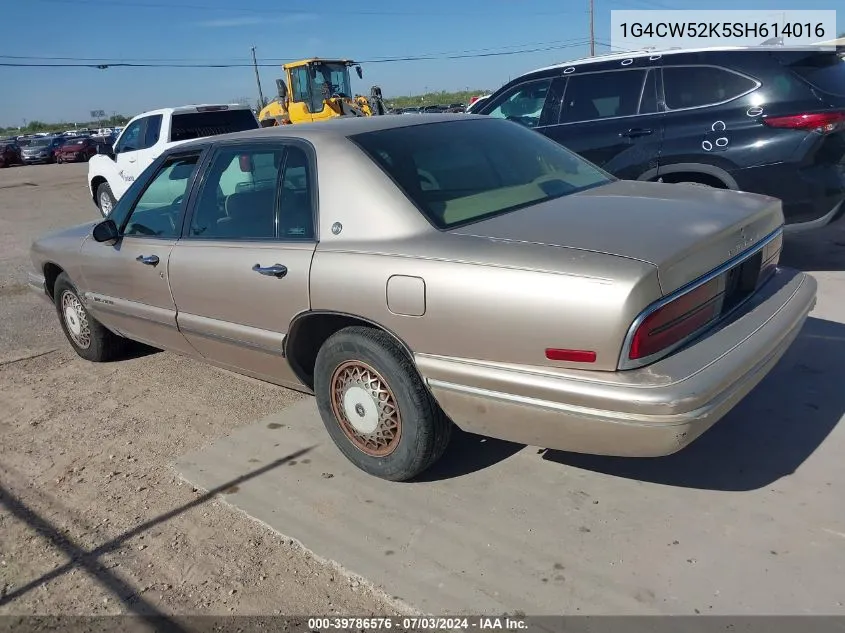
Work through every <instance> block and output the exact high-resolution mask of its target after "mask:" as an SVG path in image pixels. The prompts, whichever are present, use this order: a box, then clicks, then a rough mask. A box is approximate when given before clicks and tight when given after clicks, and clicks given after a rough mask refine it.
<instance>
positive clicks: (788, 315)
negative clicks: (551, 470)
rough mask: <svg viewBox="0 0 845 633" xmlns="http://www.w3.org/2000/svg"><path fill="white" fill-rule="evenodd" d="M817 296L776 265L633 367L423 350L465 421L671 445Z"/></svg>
mask: <svg viewBox="0 0 845 633" xmlns="http://www.w3.org/2000/svg"><path fill="white" fill-rule="evenodd" d="M815 301H816V281H815V279H813V278H812V277H811V276H809V275H806V274H804V273H801V272H797V271H790V270H785V269H780V270H778V272H777V274H776V275H775V276H774V277H773V278H772V279H771V280H770V281H769V282H767V283H766V285H765V286H763V288H761V289H760V291H759V292H758V294H757V295H756V296H755V297H754V298H752V299H751V300H750V301H749V303H748V304H747V305H746V306H743V308H742V309H741V312H740V313H739V314H737V315H734V316H733V317H731V319H729V321H728V322H727V323H725V324H723V325H720V326H719V327H718V328H717V329H716V330H714V331H712V332H710V333H708V334H706V335H704V336H703V337H701V338H699V339H698V340H697V341H696V342H694V343H693V344H691V345H689V346H687V347H686V348H684V349H682V350H681V351H679V352H676V353H675V354H672V355H671V356H669V357H668V358H666V359H663V360H661V361H659V362H657V363H654V364H652V365H649V366H646V367H643V368H640V369H635V370H629V371H618V372H598V371H578V370H556V371H555V370H551V371H550V370H549V369H548V368H545V367H529V366H520V365H502V364H497V363H490V362H484V361H473V360H464V359H455V358H448V357H442V356H430V355H425V354H417V355H416V356H415V360H416V364H417V367H418V368H419V371H420V373H421V374H422V376H423V377H424V378H425V380H426V382H427V384H428V386H429V389H430V390H431V392H432V394H433V395H434V397H435V398H436V400H437V401H438V402H439V404H440V406H441V407H442V408H443V410H444V411H445V412H446V414H447V415H448V416H449V417H450V418H451V419H452V420H453V421H454V422H455V424H456V425H457V426H459V427H460V428H461V429H463V430H465V431H468V432H471V433H478V434H480V435H485V436H489V437H495V438H500V439H504V440H510V441H514V442H520V443H524V444H530V445H532V446H540V447H544V448H551V449H558V450H566V451H574V452H579V453H590V454H597V455H615V456H625V457H656V456H661V455H669V454H671V453H674V452H676V451H678V450H680V449H681V448H683V447H684V446H686V445H688V444H689V443H690V442H692V441H693V440H694V439H696V438H697V437H698V436H700V435H701V434H702V433H704V432H705V431H706V430H707V429H708V428H710V427H711V426H712V425H713V424H715V423H716V422H717V421H718V420H719V419H720V418H722V417H723V416H724V415H725V414H726V413H728V411H730V410H731V409H732V408H733V407H734V406H735V405H736V404H737V403H738V402H739V401H740V400H742V398H743V397H745V395H746V394H748V393H749V392H750V391H751V390H752V389H753V388H754V387H755V386H756V385H757V384H758V383H759V382H760V381H761V380H762V379H763V378H764V377H765V376H766V374H767V373H768V372H769V371H770V370H771V369H772V367H774V365H775V364H776V363H777V361H778V360H779V359H780V358H781V356H782V355H783V353H784V352H785V351H786V350H787V348H788V347H789V346H790V345H791V343H792V342H793V341H794V340H795V338H796V336H797V335H798V333H799V331H800V329H801V327H802V325H803V323H804V321H805V319H806V318H807V315H808V314H809V312H810V311H811V310H812V308H813V306H814V305H815Z"/></svg>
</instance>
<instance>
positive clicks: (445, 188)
mask: <svg viewBox="0 0 845 633" xmlns="http://www.w3.org/2000/svg"><path fill="white" fill-rule="evenodd" d="M350 139H351V140H352V141H354V142H355V143H356V144H357V145H358V146H359V147H361V148H362V149H363V150H364V151H365V152H366V153H367V154H368V155H369V156H370V158H372V159H373V160H374V161H375V162H376V163H377V164H378V165H379V166H380V167H381V168H382V169H383V170H384V171H385V172H387V174H388V175H389V176H390V177H391V178H392V179H393V181H394V182H395V183H396V184H397V185H398V186H399V187H400V188H401V189H402V191H403V192H404V193H405V195H406V196H408V198H409V199H410V200H411V201H412V202H413V203H414V204H415V205H416V206H417V207H418V208H419V209H420V211H421V212H422V213H423V214H424V215H425V216H426V217H427V218H428V219H429V220H430V221H431V222H432V223H433V224H434V225H435V226H437V227H438V228H441V229H447V228H452V227H455V226H460V225H463V224H468V223H471V222H475V221H478V220H481V219H484V218H488V217H491V216H494V215H499V214H502V213H506V212H508V211H514V210H516V209H519V208H522V207H527V206H530V205H534V204H540V203H542V202H546V201H547V200H552V199H554V198H560V197H562V196H567V195H570V194H573V193H577V192H579V191H583V190H585V189H590V188H592V187H597V186H599V185H603V184H605V183H608V182H610V181H611V180H613V177H612V176H610V175H609V174H607V173H606V172H604V171H602V170H601V169H599V168H598V167H596V166H595V165H593V164H592V163H589V162H587V161H586V160H584V159H583V158H581V157H579V156H577V155H576V154H573V153H572V152H570V151H569V150H567V149H566V148H564V147H563V146H562V145H559V144H558V143H555V142H554V141H552V140H550V139H549V138H547V137H545V136H543V135H542V134H538V133H536V132H533V131H531V130H529V129H527V128H525V127H523V126H521V125H519V124H516V123H512V122H510V121H503V120H501V119H489V118H486V117H485V118H479V119H478V120H474V121H454V122H452V121H448V122H438V123H429V124H424V125H412V126H407V127H398V128H392V129H387V130H379V131H377V132H367V133H365V134H358V135H355V136H352V137H350Z"/></svg>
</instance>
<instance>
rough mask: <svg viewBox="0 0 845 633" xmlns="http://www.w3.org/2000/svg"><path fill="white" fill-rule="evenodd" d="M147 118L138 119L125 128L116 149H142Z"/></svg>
mask: <svg viewBox="0 0 845 633" xmlns="http://www.w3.org/2000/svg"><path fill="white" fill-rule="evenodd" d="M144 121H145V119H138V120H137V121H133V122H132V123H130V124H129V127H127V128H126V130H124V132H123V135H122V136H121V137H120V140H119V141H118V142H117V146H116V147H115V148H114V151H115V152H117V153H120V152H134V151H137V150H139V149H141V141H142V140H143V139H142V138H141V133H142V132H143V131H144Z"/></svg>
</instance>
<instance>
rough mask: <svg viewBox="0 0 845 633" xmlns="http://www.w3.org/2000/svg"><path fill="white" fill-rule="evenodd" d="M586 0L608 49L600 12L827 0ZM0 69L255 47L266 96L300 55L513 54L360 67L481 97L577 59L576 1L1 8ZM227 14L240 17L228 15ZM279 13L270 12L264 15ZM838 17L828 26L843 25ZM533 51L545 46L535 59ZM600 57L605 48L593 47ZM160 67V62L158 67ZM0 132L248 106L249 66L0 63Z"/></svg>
mask: <svg viewBox="0 0 845 633" xmlns="http://www.w3.org/2000/svg"><path fill="white" fill-rule="evenodd" d="M797 4H798V3H796V2H795V0H746V2H745V3H744V4H743V5H742V6H741V7H738V6H737V5H736V2H735V1H733V0H707V1H706V2H704V1H703V0H595V7H596V19H595V24H596V38H597V39H598V40H599V41H600V42H603V43H609V41H610V11H611V10H613V9H667V8H670V7H671V8H673V9H704V8H707V9H736V8H742V9H759V10H773V11H775V10H787V9H796V8H800V9H830V8H833V5H834V3H833V2H832V0H802V1H801V3H800V6H796V5H797ZM3 5H4V7H3V15H4V28H3V29H2V32H3V38H2V40H0V41H2V44H0V62H5V63H10V62H11V63H45V64H50V63H73V62H71V61H69V60H68V61H63V60H55V59H52V60H51V59H15V58H11V57H10V56H18V57H41V58H50V57H54V58H55V57H74V58H90V59H91V62H82V63H96V62H97V61H119V60H123V61H132V62H136V61H141V62H143V61H148V60H167V62H172V63H215V62H221V63H227V62H230V63H248V62H249V61H250V47H251V46H255V47H256V51H257V56H258V58H259V62H260V63H262V64H272V65H274V67H262V68H261V69H260V73H261V80H262V86H263V88H264V93H265V95H267V94H272V93H274V92H275V87H274V80H275V78H276V77H279V76H281V70H280V69H279V68H278V64H281V63H282V61H283V60H291V59H296V58H302V57H310V56H320V57H332V56H341V57H352V58H353V59H356V60H357V59H360V60H374V59H377V58H385V57H407V56H438V55H442V54H465V53H469V54H474V53H479V54H488V55H489V53H500V52H513V51H531V50H533V52H521V53H520V54H512V55H496V56H486V57H468V58H464V59H449V60H447V59H435V60H425V61H409V62H393V63H368V64H364V79H363V80H358V78H357V76H355V75H353V87H354V88H355V89H356V91H358V92H362V93H364V92H366V91H367V90H368V88H369V86H371V85H373V84H378V85H380V86H381V87H382V90H383V92H384V95H385V96H386V97H389V96H395V95H400V94H405V95H407V94H411V93H413V94H417V93H421V92H423V91H425V90H426V89H428V90H439V89H443V90H456V89H464V88H467V87H469V88H489V89H494V88H496V87H498V86H499V85H501V84H502V83H504V82H506V81H507V80H508V79H509V78H510V77H512V76H516V75H519V74H521V73H523V72H525V71H527V70H531V69H533V68H537V67H540V66H545V65H548V64H551V63H555V62H560V61H565V60H567V59H572V58H576V57H580V56H583V55H585V54H586V53H587V52H588V46H587V44H586V43H585V42H586V39H587V37H588V17H587V6H588V0H511V1H510V2H506V1H504V0H424V1H423V2H409V1H407V0H402V1H400V0H395V1H394V2H386V1H384V0H374V1H371V2H363V3H350V2H348V1H344V2H341V1H339V0H321V1H320V2H306V1H304V0H270V1H268V2H246V1H245V0H134V1H133V0H5V2H3ZM238 7H240V8H238ZM275 7H278V8H275ZM843 20H845V14H842V15H840V16H839V27H840V28H839V30H840V31H841V30H845V28H843V27H845V22H843ZM536 49H545V50H536ZM598 50H599V51H600V52H603V51H607V50H608V48H607V46H606V45H600V46H599V48H598ZM162 63H163V62H162ZM0 86H2V91H0V126H6V125H20V124H21V123H22V122H23V120H24V119H26V120H34V119H38V120H42V121H45V120H46V121H54V120H57V119H65V120H86V119H88V118H89V116H88V114H89V111H90V110H94V109H102V110H105V111H107V112H109V113H111V112H118V113H122V114H126V115H134V114H137V113H138V112H141V111H144V110H148V109H152V108H156V107H164V106H169V105H179V104H185V103H200V102H206V103H208V102H226V101H231V100H233V99H236V98H239V97H249V98H250V99H252V100H253V101H254V100H256V99H257V88H256V85H255V77H254V73H253V70H252V68H249V67H244V68H227V69H197V68H109V69H107V70H98V69H93V68H14V67H0Z"/></svg>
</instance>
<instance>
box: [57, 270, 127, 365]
mask: <svg viewBox="0 0 845 633" xmlns="http://www.w3.org/2000/svg"><path fill="white" fill-rule="evenodd" d="M53 300H54V303H55V305H56V313H57V314H58V316H59V323H61V325H62V331H63V332H64V333H65V337H66V338H67V340H68V342H69V343H70V345H71V347H72V348H73V350H74V351H75V352H76V353H77V354H79V355H80V356H81V357H82V358H84V359H85V360H90V361H91V362H94V363H103V362H108V361H110V360H114V359H116V358H119V357H120V356H122V355H123V353H124V352H125V351H126V346H127V343H128V341H127V339H125V338H123V337H122V336H118V335H117V334H114V333H113V332H111V331H110V330H108V329H106V328H105V327H104V326H103V325H102V324H101V323H100V322H99V321H97V320H96V319H95V318H94V317H93V316H91V315H90V314H89V312H88V309H87V308H86V307H85V304H84V303H83V302H82V300H81V298H80V297H79V292H78V291H77V290H76V288H75V287H74V285H73V284H72V283H71V281H70V277H68V276H67V273H62V274H60V275H59V276H58V278H57V279H56V285H55V286H54V289H53ZM69 307H70V308H71V309H70V312H75V314H68V308H69ZM80 311H81V312H80ZM77 328H79V329H77ZM86 329H87V339H86V336H85V334H84V333H85V331H86ZM86 340H87V345H86V344H85V341H86Z"/></svg>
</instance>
